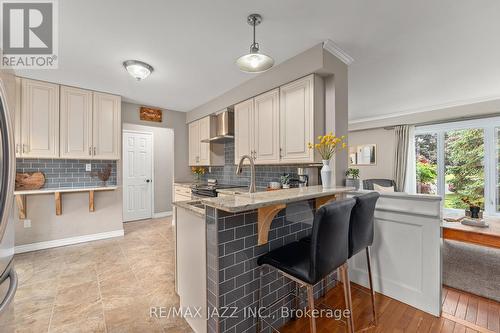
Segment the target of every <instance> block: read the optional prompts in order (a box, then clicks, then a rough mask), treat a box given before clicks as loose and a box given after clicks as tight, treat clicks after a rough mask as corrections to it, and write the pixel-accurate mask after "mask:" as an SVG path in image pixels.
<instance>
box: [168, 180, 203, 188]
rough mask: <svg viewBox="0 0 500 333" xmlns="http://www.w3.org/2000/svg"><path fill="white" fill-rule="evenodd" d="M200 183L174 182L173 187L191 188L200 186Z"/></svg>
mask: <svg viewBox="0 0 500 333" xmlns="http://www.w3.org/2000/svg"><path fill="white" fill-rule="evenodd" d="M201 183H202V182H195V181H174V185H177V186H183V187H191V186H193V185H195V184H201Z"/></svg>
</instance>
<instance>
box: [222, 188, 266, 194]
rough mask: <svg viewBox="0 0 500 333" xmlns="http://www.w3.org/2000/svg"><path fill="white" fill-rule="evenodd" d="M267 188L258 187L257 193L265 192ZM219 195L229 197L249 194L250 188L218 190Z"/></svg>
mask: <svg viewBox="0 0 500 333" xmlns="http://www.w3.org/2000/svg"><path fill="white" fill-rule="evenodd" d="M265 191H266V188H265V187H257V192H265ZM217 193H220V194H227V195H239V194H248V186H242V187H232V188H226V189H224V188H222V189H217Z"/></svg>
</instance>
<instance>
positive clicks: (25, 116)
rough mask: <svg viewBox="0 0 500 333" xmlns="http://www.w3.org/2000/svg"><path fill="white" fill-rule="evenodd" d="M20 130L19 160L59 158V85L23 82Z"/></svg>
mask: <svg viewBox="0 0 500 333" xmlns="http://www.w3.org/2000/svg"><path fill="white" fill-rule="evenodd" d="M20 127H21V146H20V147H19V148H20V153H19V154H18V156H22V157H31V158H57V157H59V85H57V84H53V83H47V82H41V81H35V80H28V79H22V82H21V126H20Z"/></svg>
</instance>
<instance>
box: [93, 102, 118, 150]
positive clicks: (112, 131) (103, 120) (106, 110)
mask: <svg viewBox="0 0 500 333" xmlns="http://www.w3.org/2000/svg"><path fill="white" fill-rule="evenodd" d="M93 102H94V103H93V104H94V108H93V114H92V117H93V121H92V123H93V128H92V132H93V139H92V142H93V147H92V153H93V157H94V158H96V159H119V158H120V141H121V98H120V96H116V95H110V94H104V93H98V92H94V93H93Z"/></svg>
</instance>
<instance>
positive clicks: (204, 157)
mask: <svg viewBox="0 0 500 333" xmlns="http://www.w3.org/2000/svg"><path fill="white" fill-rule="evenodd" d="M198 123H199V131H200V143H199V145H200V148H199V150H200V154H199V161H198V163H199V164H200V165H210V143H208V142H201V140H208V139H210V129H211V128H210V117H205V118H202V119H200V120H199V121H198Z"/></svg>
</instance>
